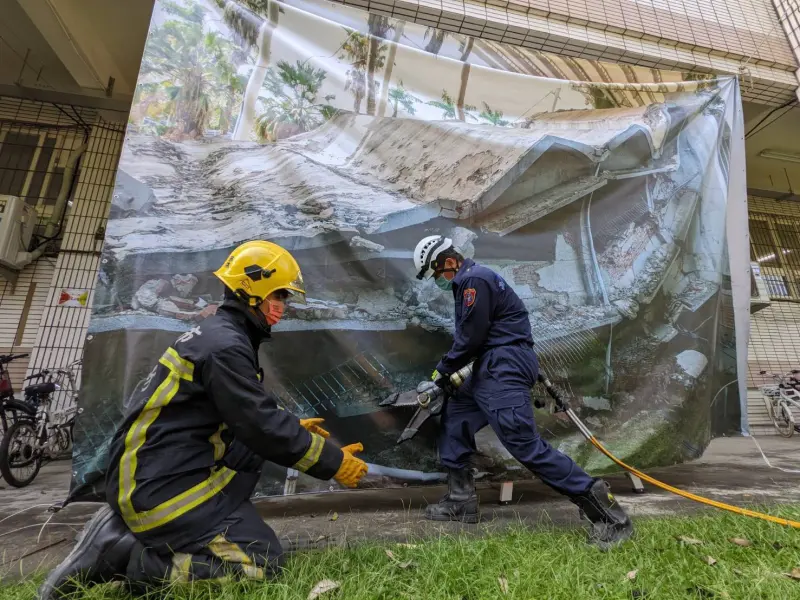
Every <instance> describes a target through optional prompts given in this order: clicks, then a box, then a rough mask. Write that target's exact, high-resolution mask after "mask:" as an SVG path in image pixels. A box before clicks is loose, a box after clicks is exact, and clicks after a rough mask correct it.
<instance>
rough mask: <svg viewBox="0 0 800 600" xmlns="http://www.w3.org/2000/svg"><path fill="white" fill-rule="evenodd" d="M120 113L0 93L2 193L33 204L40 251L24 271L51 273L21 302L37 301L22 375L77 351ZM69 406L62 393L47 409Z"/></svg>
mask: <svg viewBox="0 0 800 600" xmlns="http://www.w3.org/2000/svg"><path fill="white" fill-rule="evenodd" d="M126 117H127V115H126V114H124V113H119V114H114V113H111V112H109V111H104V112H103V113H102V114H100V113H98V111H97V110H95V109H91V108H85V107H79V106H72V105H63V104H54V103H48V102H38V101H31V100H22V99H18V98H8V97H0V194H9V195H16V196H20V197H22V198H24V199H25V202H26V203H27V204H29V205H32V206H35V207H36V210H37V213H38V215H37V216H38V226H37V229H36V231H35V234H36V235H35V237H34V240H33V243H32V247H31V248H29V249H30V250H33V249H34V248H36V247H42V246H44V247H45V249H46V251H45V253H44V255H43V256H42V257H41V258H40V259H39V260H38V261H36V263H34V264H32V265H30V266H28V267H26V270H28V269H35V270H37V272H38V270H39V268H40V266H41V264H48V265H50V268H51V269H52V270H53V275H52V278H51V279H50V280H48V281H47V282H44V281H42V282H40V283H39V286H40V287H41V288H42V291H46V292H47V293H46V294H45V295H33V294H31V295H30V296H31V297H30V298H29V299H27V300H25V301H26V302H27V301H28V300H32V302H33V304H34V305H35V306H33V308H32V310H31V312H30V314H31V315H32V316H31V318H30V319H29V320H31V319H34V318H35V322H33V321H31V322H30V323H29V324H28V325H29V329H30V328H31V327H33V330H34V331H35V332H36V333H35V344H33V346H34V348H33V351H32V353H31V357H30V362H29V363H28V368H27V373H28V374H31V373H33V372H37V371H40V370H42V369H46V368H47V369H53V368H66V367H67V366H69V365H70V364H71V363H72V362H73V361H75V360H77V359H79V358H81V357H82V356H83V346H84V343H85V338H86V328H87V326H88V322H89V315H90V312H91V298H92V293H93V290H94V286H95V280H96V277H97V268H98V265H99V261H100V253H101V251H102V246H103V240H104V236H105V226H106V221H107V216H108V210H109V206H110V203H111V195H112V192H113V188H114V181H115V178H116V170H117V165H118V162H119V156H120V153H121V148H122V141H123V137H124V132H125V119H126ZM109 119H116V120H109ZM57 207H61V208H60V209H57ZM54 212H57V213H59V214H54ZM51 217H52V219H51ZM48 224H49V225H50V227H49V229H48V228H47V225H48ZM46 233H47V235H46ZM53 267H54V268H53ZM23 275H24V273H23V274H21V275H20V280H21V281H22V280H23V279H24V277H23ZM37 289H38V288H37ZM37 294H38V292H37ZM9 302H10V301H9ZM9 306H10V304H9ZM2 310H3V307H2V306H0V311H2ZM26 314H27V313H25V311H23V315H26ZM34 315H35V317H34ZM78 385H80V373H78ZM72 404H73V395H72V394H71V393H68V392H67V391H66V390H65V391H64V392H62V393H59V394H57V396H56V398H55V402H54V404H53V406H52V408H53V409H54V412H56V413H58V412H61V411H63V410H65V409H68V408H70V407H71V406H72Z"/></svg>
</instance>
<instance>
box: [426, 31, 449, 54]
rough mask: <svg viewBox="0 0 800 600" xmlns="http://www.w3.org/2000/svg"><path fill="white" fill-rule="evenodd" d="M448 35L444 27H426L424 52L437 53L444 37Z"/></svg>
mask: <svg viewBox="0 0 800 600" xmlns="http://www.w3.org/2000/svg"><path fill="white" fill-rule="evenodd" d="M448 35H449V33H448V32H447V31H445V30H444V29H437V28H436V27H428V28H426V29H425V36H424V39H426V40H428V43H427V44H425V52H430V53H431V54H439V51H440V50H441V49H442V45H443V44H444V40H445V38H446V37H447V36H448Z"/></svg>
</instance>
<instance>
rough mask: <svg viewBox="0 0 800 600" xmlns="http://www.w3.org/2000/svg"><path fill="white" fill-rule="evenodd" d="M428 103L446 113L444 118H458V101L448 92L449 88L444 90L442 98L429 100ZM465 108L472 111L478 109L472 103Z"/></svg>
mask: <svg viewBox="0 0 800 600" xmlns="http://www.w3.org/2000/svg"><path fill="white" fill-rule="evenodd" d="M428 104H429V105H430V106H435V107H436V108H438V109H441V110H442V112H443V113H444V114H443V115H442V118H443V119H455V118H456V108H457V107H456V103H455V102H454V101H453V98H452V96H450V94H448V93H447V90H442V99H441V100H429V101H428ZM464 110H466V111H471V110H476V107H474V106H472V105H469V104H468V105H466V106H464Z"/></svg>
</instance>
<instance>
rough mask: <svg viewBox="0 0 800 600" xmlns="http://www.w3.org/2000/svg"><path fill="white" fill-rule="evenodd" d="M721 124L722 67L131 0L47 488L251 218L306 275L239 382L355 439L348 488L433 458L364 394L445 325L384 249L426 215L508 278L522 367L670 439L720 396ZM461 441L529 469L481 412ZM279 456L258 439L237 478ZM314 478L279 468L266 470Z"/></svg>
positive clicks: (724, 322)
mask: <svg viewBox="0 0 800 600" xmlns="http://www.w3.org/2000/svg"><path fill="white" fill-rule="evenodd" d="M741 129H742V126H741V100H740V96H739V89H738V85H737V82H736V80H735V79H734V78H712V77H710V76H708V77H698V76H694V77H689V76H688V75H687V74H681V73H677V72H666V71H657V70H654V69H646V68H640V67H630V66H624V65H615V64H609V63H602V62H598V61H594V60H587V59H578V58H570V57H563V56H556V55H550V54H546V53H542V52H538V51H533V50H530V49H527V48H525V47H522V46H510V45H508V46H506V45H503V44H500V43H496V42H492V41H489V40H483V39H473V38H467V37H464V36H460V35H455V34H452V33H450V32H446V31H442V30H436V29H432V28H426V27H424V26H422V25H417V24H414V23H405V22H402V21H398V20H395V19H392V18H387V17H384V16H380V15H371V14H368V13H366V12H361V11H359V10H356V9H353V8H348V7H344V6H342V5H337V4H331V3H325V2H322V1H314V2H312V1H310V0H291V1H290V2H287V3H281V2H275V1H273V0H172V1H167V0H159V2H157V3H156V8H155V12H154V15H153V19H152V23H151V27H150V32H149V36H148V41H147V46H146V49H145V53H144V58H143V62H142V68H141V73H140V76H139V81H138V86H137V90H136V96H135V101H134V106H133V109H132V112H131V116H130V123H129V127H128V131H127V136H126V139H125V145H124V150H123V154H122V158H121V161H120V166H119V174H118V177H117V185H116V189H115V191H114V196H113V198H114V200H113V206H112V209H111V215H110V220H109V223H108V228H107V234H106V243H105V248H104V253H103V258H102V261H101V262H102V265H101V269H100V273H99V279H98V284H97V289H96V291H95V295H94V300H93V307H94V308H93V313H92V319H91V323H90V326H89V338H88V343H87V346H86V354H85V361H84V364H85V365H86V366H85V372H84V376H83V385H82V390H81V398H80V403H81V406H82V408H83V412H82V414H81V415H80V417H79V419H78V426H77V428H76V444H75V456H74V463H75V477H74V480H73V497H74V498H89V497H92V494H95V497H96V494H99V493H102V473H103V469H104V467H105V461H106V452H107V444H108V441H109V439H110V437H111V435H112V433H113V430H114V427H115V425H116V424H117V423H118V422H119V421H120V417H121V414H122V411H123V410H124V406H125V403H126V400H127V399H128V397H129V395H130V393H131V391H132V390H133V388H134V387H135V386H136V385H137V384H138V383H139V382H140V381H141V380H142V379H143V378H144V377H146V375H147V373H148V372H149V371H150V370H151V368H152V367H153V365H154V361H156V360H157V359H158V357H159V356H160V355H161V353H162V352H163V351H164V350H165V348H166V347H167V346H168V345H169V344H170V343H172V342H173V341H174V340H175V338H177V337H178V336H179V335H180V334H181V333H182V332H186V331H189V330H191V329H192V328H194V327H196V326H197V325H198V324H199V323H202V322H203V320H204V319H206V318H208V317H209V316H211V315H213V314H214V312H215V311H216V308H217V306H218V305H219V303H220V302H221V299H222V287H221V284H220V283H219V281H218V280H217V279H216V278H215V277H214V276H213V275H212V272H213V271H214V270H215V269H216V268H218V267H219V265H220V264H221V263H222V261H223V260H224V258H225V256H226V255H227V254H228V252H229V251H230V250H231V249H233V248H234V247H235V246H236V245H238V244H240V243H241V242H244V241H246V240H252V239H268V240H272V241H275V242H277V243H279V244H281V245H283V246H284V247H286V248H287V249H289V250H290V251H291V252H292V253H293V254H294V255H295V257H296V258H297V259H298V261H299V263H300V265H301V267H302V269H303V273H304V278H305V281H306V283H307V286H308V296H309V299H308V303H307V304H305V305H292V306H290V307H289V310H288V312H287V315H286V317H285V319H284V320H283V321H282V322H281V323H280V324H279V325H278V326H277V327H276V328H275V330H274V335H273V338H272V339H271V340H270V341H269V342H268V343H266V344H264V345H263V346H262V349H261V364H262V366H263V367H264V370H265V386H266V387H267V388H268V389H269V391H270V392H272V393H273V394H275V395H276V396H277V397H278V398H279V399H280V401H281V402H282V404H283V406H284V407H285V408H286V409H288V410H291V411H293V412H294V413H296V414H297V415H298V416H304V417H308V416H312V415H313V416H320V417H324V418H325V427H326V428H327V429H329V430H330V431H331V433H332V435H333V437H334V438H335V440H336V441H338V442H340V443H350V442H356V441H361V442H363V443H364V446H365V448H366V450H365V452H364V456H365V459H366V460H367V461H368V462H370V463H371V464H373V465H376V467H375V468H374V469H373V471H372V473H371V476H370V477H368V478H367V479H366V480H365V483H364V485H365V486H370V485H373V486H392V485H403V484H413V483H424V482H428V481H438V480H440V479H441V473H440V469H439V467H438V464H437V454H436V444H435V439H436V429H437V427H436V425H437V424H436V423H435V422H434V421H431V422H429V423H427V424H426V426H425V427H424V428H423V429H422V430H421V431H420V433H419V434H418V435H417V436H416V437H415V438H414V439H413V440H411V441H408V442H406V443H404V444H402V445H397V444H396V441H397V439H398V437H399V435H400V433H401V432H402V430H403V429H404V427H405V424H406V423H407V421H408V420H409V419H410V417H411V415H412V413H413V407H412V408H407V407H406V408H400V407H388V408H387V407H381V406H379V405H380V403H381V401H382V400H384V399H385V398H386V397H387V396H389V395H390V394H392V393H394V392H404V391H407V390H409V389H412V388H414V387H415V386H416V385H417V383H418V382H419V381H420V380H422V379H426V378H428V377H430V374H431V371H432V369H433V367H434V366H435V364H436V362H437V360H438V359H439V357H440V356H441V354H442V353H443V352H445V351H446V350H447V349H448V348H449V346H450V343H451V339H452V338H451V336H452V330H453V299H452V295H451V294H450V293H449V292H443V291H441V290H439V289H438V288H437V287H436V286H435V284H434V283H433V282H432V281H426V282H419V281H417V280H416V279H415V277H414V275H415V269H414V266H413V262H412V250H413V248H414V246H415V244H416V243H417V241H418V240H419V239H420V238H422V237H423V236H426V235H430V234H432V233H441V234H445V235H448V236H451V237H452V238H453V239H454V240H455V243H456V245H457V246H458V247H459V248H460V249H461V250H462V252H463V253H464V254H465V255H466V256H468V257H472V258H474V259H475V260H477V261H478V262H480V263H483V264H485V265H487V266H489V267H490V268H492V269H495V270H497V271H498V272H500V273H501V274H502V276H503V277H504V278H505V279H506V281H507V282H508V283H509V284H510V285H511V286H513V288H514V289H515V291H516V292H517V293H518V294H519V296H520V297H521V298H522V299H523V301H524V302H525V304H526V306H527V308H528V310H529V312H530V319H531V325H532V327H533V332H534V338H535V342H536V347H537V349H538V352H539V355H540V360H541V364H542V366H543V368H544V370H545V371H546V372H547V373H548V374H549V376H550V377H551V379H553V380H554V381H555V382H557V383H558V384H560V385H561V386H562V387H563V388H565V389H566V390H568V391H569V392H570V394H571V402H572V405H573V406H574V407H575V408H576V409H577V411H578V412H579V414H580V416H581V417H582V418H583V419H584V420H585V421H586V422H587V423H588V424H589V426H590V427H591V428H592V429H593V430H594V431H595V432H596V433H597V434H598V435H599V437H601V438H602V439H603V441H604V442H605V443H607V445H608V446H609V447H610V448H611V450H612V451H613V452H614V453H615V454H617V455H618V456H619V457H620V458H622V459H624V460H626V461H628V462H630V463H633V464H636V465H638V466H640V467H651V466H655V465H664V464H672V463H675V462H680V461H684V460H688V459H692V458H696V457H698V456H699V455H701V454H702V452H703V450H704V448H705V446H706V445H707V443H708V441H709V439H710V436H711V430H712V427H711V424H712V421H713V420H714V419H715V418H716V417H715V415H719V414H723V413H724V415H726V417H725V419H726V420H723V422H722V423H720V422H719V419H717V422H716V423H715V426H714V429H715V430H719V429H720V427H721V428H722V429H723V430H729V431H730V430H733V431H737V430H738V429H739V420H740V417H741V415H740V412H739V390H738V389H737V388H736V386H731V385H729V384H730V383H732V382H735V381H736V379H737V356H738V358H739V361H741V360H742V357H743V356H744V354H743V352H744V348H745V347H746V346H743V344H746V338H744V337H743V336H745V335H746V328H747V318H748V302H749V288H748V286H749V281H748V280H747V277H748V276H747V262H746V261H747V256H746V255H743V256H740V255H741V252H739V250H738V249H735V247H736V245H737V244H738V245H742V244H744V239H745V237H744V236H745V235H746V215H745V195H744V187H743V182H742V180H741V175H740V174H741V172H742V171H743V152H742V148H743V140H742V135H741V133H742V130H741ZM732 239H733V241H734V242H735V243H734V244H731V256H732V258H729V255H728V245H729V243H730V242H731V240H732ZM737 261H741V262H740V263H738V264H741V265H742V267H741V268H737V269H733V270H732V269H731V268H730V265H731V264H735V263H737ZM731 273H734V275H733V277H731ZM541 393H543V391H542V390H539V391H536V390H534V392H533V395H532V399H535V396H536V394H541ZM231 401H232V402H235V401H236V399H235V398H231ZM720 410H723V413H720V412H719V411H720ZM537 419H538V426H539V428H540V430H541V433H542V435H543V436H545V437H546V438H547V439H549V440H550V441H551V442H552V443H553V444H555V445H557V446H558V447H560V448H561V449H562V450H564V451H566V452H568V453H570V454H571V455H572V456H573V457H574V458H575V459H576V460H577V461H578V462H579V463H581V464H582V465H584V466H585V467H587V468H588V469H589V470H590V471H591V472H593V473H597V474H599V473H602V472H603V471H604V470H607V469H610V468H611V466H612V465H611V463H610V462H609V461H608V460H606V459H605V458H604V457H602V456H600V455H599V454H597V453H595V452H593V450H592V449H591V447H590V446H588V445H587V444H586V443H585V442H584V440H583V439H582V438H581V437H580V435H579V434H578V432H577V431H575V430H574V429H573V428H572V427H570V425H569V423H566V422H564V421H563V420H562V419H559V418H558V416H557V415H553V414H552V413H551V412H550V411H548V410H546V409H545V410H538V411H537ZM477 445H478V453H477V455H476V456H475V466H476V468H477V470H478V472H479V477H482V478H484V479H517V478H527V477H531V475H530V474H529V473H528V472H526V471H524V470H523V469H522V468H521V467H520V466H519V464H517V463H516V462H515V461H514V460H513V459H512V458H511V457H510V456H509V454H508V453H507V452H506V451H505V450H504V448H503V447H502V446H501V445H500V443H499V442H498V440H497V438H496V437H495V436H494V434H493V433H492V432H491V430H490V429H488V428H487V429H485V430H483V431H481V432H480V434H479V435H478V440H477ZM288 475H289V477H290V478H291V476H293V474H288ZM286 482H287V470H286V469H285V468H280V467H277V466H274V465H267V466H266V468H265V474H264V477H263V479H262V483H261V486H260V488H259V491H258V493H259V494H263V495H269V494H282V493H284V490H285V489H289V488H290V487H291V486H285V484H286ZM330 486H331V483H329V482H319V481H316V480H313V479H311V478H308V477H306V476H304V475H301V476H300V478H299V480H297V482H296V487H295V488H294V489H295V491H296V492H308V491H323V490H329V489H331V488H330Z"/></svg>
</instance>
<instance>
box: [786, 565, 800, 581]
mask: <svg viewBox="0 0 800 600" xmlns="http://www.w3.org/2000/svg"><path fill="white" fill-rule="evenodd" d="M784 575H786V576H787V577H789V578H791V579H794V580H795V581H800V568H798V567H795V568H794V569H792V572H791V573H784Z"/></svg>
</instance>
